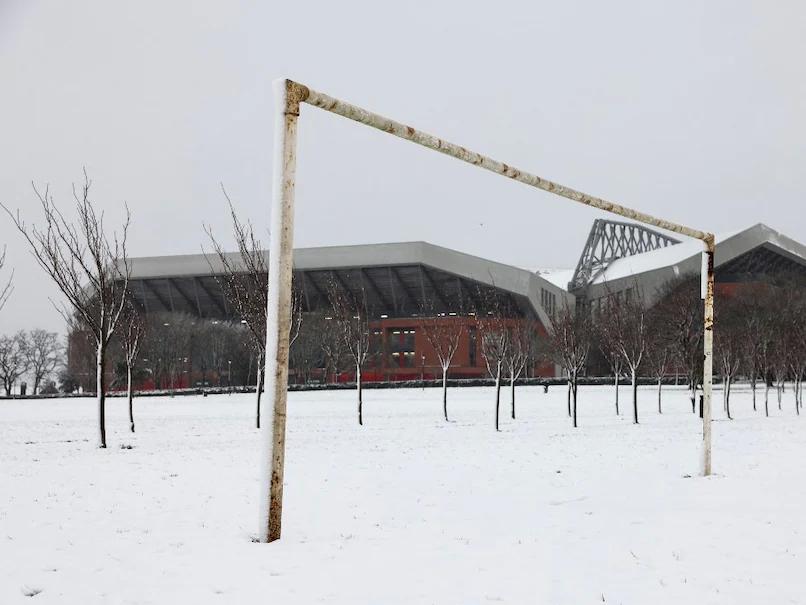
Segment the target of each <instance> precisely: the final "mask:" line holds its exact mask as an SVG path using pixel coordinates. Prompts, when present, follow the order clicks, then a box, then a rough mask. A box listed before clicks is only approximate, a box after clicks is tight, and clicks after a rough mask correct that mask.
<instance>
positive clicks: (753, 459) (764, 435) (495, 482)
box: [0, 387, 806, 605]
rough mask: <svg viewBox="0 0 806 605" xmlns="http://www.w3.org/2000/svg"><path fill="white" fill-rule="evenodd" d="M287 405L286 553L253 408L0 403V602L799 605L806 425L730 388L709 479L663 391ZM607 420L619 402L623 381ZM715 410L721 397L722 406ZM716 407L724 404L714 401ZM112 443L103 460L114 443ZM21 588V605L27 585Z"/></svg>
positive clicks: (681, 401) (309, 400) (693, 440)
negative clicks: (443, 404)
mask: <svg viewBox="0 0 806 605" xmlns="http://www.w3.org/2000/svg"><path fill="white" fill-rule="evenodd" d="M491 394H492V391H491V389H487V388H473V389H470V388H467V389H455V390H452V391H451V392H450V396H451V398H452V404H451V409H452V412H453V417H454V418H455V422H452V423H450V424H446V423H445V422H443V421H441V420H440V402H439V396H440V393H439V390H436V389H430V390H424V391H423V390H405V391H404V390H378V391H367V392H366V393H365V397H366V401H365V426H364V427H363V428H360V427H359V426H358V425H357V423H356V419H355V410H354V406H353V397H354V393H353V392H349V391H338V392H308V393H291V394H290V396H289V421H288V449H287V466H286V488H285V516H284V526H283V539H282V540H281V541H280V542H278V543H274V544H270V545H266V544H255V543H252V542H251V538H252V537H253V535H254V533H255V531H256V528H257V510H258V502H257V496H258V492H259V488H258V486H259V473H260V470H259V469H260V468H261V466H260V464H259V453H260V451H261V448H260V446H259V434H258V431H257V430H255V429H254V428H252V425H253V418H252V414H253V410H252V401H253V396H251V395H230V396H227V395H221V396H211V397H207V398H199V397H185V398H180V397H177V398H175V399H170V398H155V399H142V400H139V401H137V402H136V406H137V410H136V411H137V416H138V433H137V434H136V435H131V434H130V433H127V426H126V421H125V409H124V406H125V403H124V401H123V400H111V401H110V403H109V421H108V428H109V443H110V448H109V449H108V450H99V449H97V448H96V447H95V443H96V435H95V407H94V402H93V401H92V400H90V399H74V400H55V401H54V400H50V401H14V402H11V401H3V402H0V603H2V604H3V605H6V604H10V603H18V602H19V603H31V602H36V603H60V604H64V603H76V604H82V605H89V604H95V603H104V604H115V603H193V604H194V605H198V604H207V603H213V604H218V603H280V604H283V605H285V604H291V603H300V604H302V603H304V604H308V603H349V604H358V603H367V604H370V603H372V604H379V603H384V604H386V603H395V604H397V603H437V604H445V603H457V604H470V603H488V602H501V603H569V604H582V603H602V602H604V603H641V604H647V603H653V604H657V603H697V604H705V603H726V604H728V603H730V604H737V603H754V604H755V603H765V604H766V603H775V604H778V603H806V574H804V570H805V569H806V510H804V507H806V456H805V455H804V454H806V425H804V423H806V418H803V419H800V418H795V417H794V408H793V404H792V402H791V393H787V394H786V395H785V399H784V410H783V412H779V411H778V409H777V406H773V414H774V417H772V418H770V419H765V418H764V417H763V413H753V412H752V409H751V407H750V399H749V394H748V392H747V391H745V390H739V391H738V392H737V394H736V395H735V397H734V402H733V409H734V411H735V415H736V417H737V419H736V420H733V421H727V420H723V419H722V418H721V414H720V413H719V412H717V420H716V421H715V423H714V446H715V454H714V468H715V470H716V472H717V473H718V475H717V476H714V477H711V478H708V479H704V478H699V477H697V476H694V477H688V475H690V474H695V475H696V470H697V468H698V459H699V446H700V439H701V424H700V421H699V418H695V417H694V416H693V415H692V414H691V412H690V407H689V404H688V400H687V399H686V393H685V392H684V391H683V390H682V389H679V390H675V391H672V390H669V391H668V393H667V396H666V406H665V407H666V413H664V415H663V416H658V414H657V413H656V412H653V408H654V406H655V399H654V391H653V390H652V389H650V388H647V389H642V391H641V397H642V400H643V401H642V406H641V407H642V412H643V417H642V424H641V425H640V426H634V425H633V424H632V423H631V421H630V417H629V416H621V417H619V418H617V417H616V416H615V415H614V413H613V406H612V401H611V400H612V390H611V389H607V388H603V387H582V388H581V389H580V397H581V400H580V422H581V425H582V426H581V427H580V428H579V429H576V430H574V429H573V428H571V426H570V422H569V420H568V418H567V416H565V411H564V409H565V399H564V391H563V389H562V388H561V387H560V388H553V389H552V390H551V391H550V392H549V394H548V395H544V394H543V392H542V389H541V388H524V389H519V409H518V411H519V418H518V420H517V421H515V422H513V421H511V420H509V419H507V420H506V421H505V422H504V423H503V427H502V428H503V430H502V431H501V432H500V433H495V432H494V430H493V429H492V423H493V417H492V402H491ZM622 397H623V399H622V402H623V411H626V412H629V408H628V406H627V398H628V392H627V389H625V390H624V391H623V396H622ZM715 400H716V402H719V401H720V400H721V398H720V397H719V393H717V397H715ZM717 407H718V408H720V409H721V405H718V406H717ZM122 444H126V445H131V446H132V449H121V447H120V446H121V445H122ZM35 591H41V592H39V593H38V594H36V596H34V597H33V599H31V598H29V597H26V596H24V594H23V593H24V592H27V593H29V594H30V593H32V592H35Z"/></svg>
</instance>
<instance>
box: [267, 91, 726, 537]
mask: <svg viewBox="0 0 806 605" xmlns="http://www.w3.org/2000/svg"><path fill="white" fill-rule="evenodd" d="M274 88H275V100H276V106H275V112H276V114H275V116H276V117H275V134H274V136H275V139H274V176H273V179H274V182H273V189H272V213H271V234H272V238H271V246H270V256H269V297H268V308H267V314H268V320H267V325H266V330H267V334H266V391H267V395H268V398H267V405H268V406H269V409H268V412H269V422H267V423H266V424H265V428H264V429H262V430H264V433H265V444H266V452H265V455H264V463H265V465H266V468H265V472H264V486H263V494H262V498H261V534H260V538H261V540H263V541H266V542H272V541H274V540H277V539H279V538H280V524H281V517H282V500H283V467H284V457H285V425H286V392H287V388H288V348H289V330H290V327H291V269H292V248H293V228H294V174H295V170H296V144H297V118H298V117H299V108H300V104H301V103H307V104H309V105H313V106H314V107H319V108H320V109H324V110H325V111H329V112H331V113H334V114H336V115H340V116H342V117H344V118H347V119H349V120H353V121H355V122H359V123H361V124H364V125H366V126H371V127H372V128H376V129H378V130H382V131H383V132H387V133H389V134H391V135H394V136H396V137H399V138H401V139H405V140H407V141H411V142H413V143H417V144H418V145H422V146H423V147H428V148H429V149H433V150H434V151H438V152H440V153H444V154H445V155H449V156H452V157H454V158H456V159H459V160H462V161H463V162H467V163H468V164H472V165H474V166H478V167H480V168H484V169H485V170H489V171H491V172H495V173H497V174H500V175H503V176H506V177H508V178H510V179H513V180H516V181H520V182H521V183H524V184H525V185H530V186H532V187H536V188H538V189H542V190H544V191H548V192H549V193H553V194H555V195H558V196H560V197H564V198H567V199H569V200H572V201H574V202H578V203H580V204H585V205H586V206H591V207H593V208H598V209H599V210H605V211H607V212H611V213H613V214H617V215H619V216H623V217H625V218H629V219H632V220H635V221H638V222H641V223H645V224H647V225H652V226H654V227H658V228H660V229H664V230H666V231H672V232H674V233H679V234H680V235H685V236H687V237H691V238H694V239H698V240H701V241H702V242H703V245H704V249H705V250H704V254H703V267H702V286H703V288H702V290H703V298H704V299H705V335H704V339H703V340H704V359H703V448H702V473H703V475H710V474H711V390H712V369H713V323H714V235H713V234H712V233H708V232H706V231H698V230H696V229H691V228H689V227H685V226H683V225H679V224H677V223H674V222H671V221H667V220H664V219H660V218H656V217H654V216H651V215H649V214H645V213H643V212H639V211H637V210H632V209H630V208H627V207H625V206H621V205H619V204H615V203H613V202H609V201H607V200H604V199H602V198H598V197H594V196H591V195H588V194H587V193H582V192H581V191H577V190H575V189H571V188H570V187H566V186H564V185H560V184H559V183H555V182H553V181H549V180H547V179H544V178H541V177H539V176H536V175H534V174H530V173H528V172H525V171H523V170H520V169H518V168H515V167H513V166H509V165H508V164H504V163H503V162H499V161H497V160H494V159H492V158H489V157H487V156H484V155H481V154H479V153H475V152H473V151H470V150H468V149H465V148H464V147H461V146H459V145H455V144H453V143H450V142H448V141H445V140H443V139H440V138H437V137H435V136H433V135H430V134H427V133H424V132H421V131H418V130H416V129H414V128H412V127H411V126H406V125H405V124H401V123H400V122H395V121H394V120H390V119H389V118H385V117H383V116H381V115H378V114H375V113H372V112H370V111H367V110H366V109H362V108H361V107H357V106H355V105H351V104H349V103H345V102H344V101H340V100H339V99H335V98H333V97H330V96H328V95H326V94H323V93H321V92H317V91H315V90H313V89H312V88H309V87H307V86H304V85H302V84H299V83H297V82H294V81H292V80H286V79H281V80H276V81H275V83H274Z"/></svg>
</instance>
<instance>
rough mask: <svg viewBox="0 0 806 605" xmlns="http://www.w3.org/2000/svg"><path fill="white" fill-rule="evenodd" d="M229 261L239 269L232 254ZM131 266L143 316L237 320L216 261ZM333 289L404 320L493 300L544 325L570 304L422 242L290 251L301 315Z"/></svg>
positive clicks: (544, 288) (532, 282) (158, 260)
mask: <svg viewBox="0 0 806 605" xmlns="http://www.w3.org/2000/svg"><path fill="white" fill-rule="evenodd" d="M232 259H233V262H236V263H237V256H236V255H232ZM130 263H131V290H132V293H133V296H134V298H135V300H136V302H137V304H139V305H140V306H141V307H142V308H143V309H144V310H145V311H146V312H147V313H154V312H164V311H175V312H186V313H190V314H193V315H196V316H200V317H210V318H217V319H232V320H238V319H240V318H238V317H236V316H235V313H234V310H233V309H232V308H231V307H230V305H229V304H228V302H227V300H226V298H225V297H224V295H223V292H222V289H221V287H220V286H219V283H218V281H217V277H216V276H217V275H220V274H221V273H222V271H223V267H222V265H221V263H220V261H219V259H218V258H217V257H216V256H215V255H208V256H206V255H204V254H197V255H181V256H162V257H145V258H133V259H130ZM331 284H336V285H337V286H338V287H340V288H343V289H344V290H346V291H347V292H349V293H350V294H351V295H353V296H356V297H358V296H364V297H366V300H367V305H368V307H369V309H370V312H371V313H372V314H373V315H374V316H375V317H384V316H388V317H408V316H414V315H417V314H420V313H422V312H423V310H428V311H433V312H438V313H446V314H447V313H459V314H461V313H467V312H469V311H471V310H483V309H485V308H486V306H487V305H488V304H490V301H491V300H496V301H498V303H497V304H504V305H506V306H508V307H510V308H514V309H516V312H518V313H519V314H522V315H530V316H537V317H538V318H539V319H540V320H541V321H542V322H543V324H544V325H548V323H549V322H548V313H549V312H550V311H551V309H552V307H556V305H558V304H562V301H563V299H565V300H567V301H568V302H569V303H571V302H572V300H573V299H572V298H571V297H570V296H569V295H568V293H567V292H565V291H564V290H563V289H561V288H559V287H557V286H555V285H554V284H552V283H550V282H548V281H546V280H545V279H543V278H541V277H540V276H539V275H537V274H535V273H532V272H530V271H526V270H524V269H520V268H517V267H512V266H509V265H504V264H501V263H496V262H493V261H488V260H485V259H482V258H478V257H475V256H471V255H469V254H463V253H461V252H456V251H454V250H449V249H447V248H442V247H439V246H434V245H432V244H428V243H425V242H407V243H394V244H368V245H357V246H336V247H323V248H302V249H298V250H295V251H294V288H295V290H296V291H297V293H298V294H299V295H300V299H301V301H302V305H303V310H305V311H309V310H315V309H320V308H324V307H325V306H326V305H327V304H328V300H327V292H328V288H329V287H330V286H331Z"/></svg>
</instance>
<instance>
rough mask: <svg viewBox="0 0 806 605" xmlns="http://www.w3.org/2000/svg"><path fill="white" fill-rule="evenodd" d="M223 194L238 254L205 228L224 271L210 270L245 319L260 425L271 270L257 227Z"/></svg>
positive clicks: (256, 413) (257, 420)
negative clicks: (253, 360)
mask: <svg viewBox="0 0 806 605" xmlns="http://www.w3.org/2000/svg"><path fill="white" fill-rule="evenodd" d="M221 190H222V191H223V192H224V197H226V198H227V203H228V204H229V209H230V216H231V218H232V229H233V233H234V235H235V244H236V247H237V249H238V250H237V253H236V254H228V253H226V252H225V251H224V248H223V247H222V245H221V244H220V243H219V242H218V241H217V240H216V239H215V237H214V235H213V231H212V228H210V227H206V228H205V230H206V231H207V235H208V236H209V238H210V242H211V243H212V245H213V249H214V251H215V255H216V257H217V258H218V261H219V263H220V264H221V266H222V267H223V269H224V270H223V273H222V272H218V271H215V270H213V267H212V262H210V259H209V258H208V262H210V267H211V271H212V272H213V275H214V276H215V278H216V281H218V283H219V285H220V286H221V289H222V290H223V291H224V295H225V296H226V297H227V300H228V301H229V302H230V304H231V305H232V306H233V307H235V309H236V311H237V313H238V315H239V316H240V317H241V319H242V320H244V321H245V322H246V326H247V327H248V329H249V334H250V336H251V339H252V345H253V348H254V350H255V352H256V356H257V386H256V389H255V396H256V405H255V424H256V426H257V428H260V399H261V394H262V391H263V385H262V377H263V366H264V363H263V362H264V359H263V358H264V356H265V351H266V310H267V303H268V296H269V271H268V266H267V264H266V254H265V252H264V250H263V246H262V245H261V243H260V240H259V239H258V238H257V236H256V235H255V230H254V229H253V227H252V224H251V223H250V222H248V221H247V222H245V223H244V222H243V221H241V220H240V219H239V218H238V215H237V213H236V212H235V208H234V207H233V205H232V201H231V200H230V198H229V196H228V195H227V192H226V190H225V189H224V186H223V185H222V186H221Z"/></svg>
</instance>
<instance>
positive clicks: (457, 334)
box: [419, 313, 464, 422]
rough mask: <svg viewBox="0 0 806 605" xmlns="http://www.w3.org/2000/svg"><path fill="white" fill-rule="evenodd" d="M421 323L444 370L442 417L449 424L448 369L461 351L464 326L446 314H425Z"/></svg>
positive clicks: (455, 318)
mask: <svg viewBox="0 0 806 605" xmlns="http://www.w3.org/2000/svg"><path fill="white" fill-rule="evenodd" d="M419 323H420V327H421V328H422V330H423V333H424V334H425V338H426V340H428V344H429V345H431V348H432V349H433V350H434V354H435V355H436V356H437V361H438V362H439V365H440V367H441V368H442V415H443V416H444V417H445V421H446V422H447V421H448V369H449V368H450V367H451V363H452V362H453V358H454V356H455V355H456V351H457V350H458V349H459V339H460V338H461V337H462V333H463V332H464V325H463V324H462V323H461V322H460V321H459V319H458V318H457V317H447V316H446V314H445V313H441V314H433V313H428V314H424V316H423V317H421V318H420V322H419Z"/></svg>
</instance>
